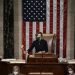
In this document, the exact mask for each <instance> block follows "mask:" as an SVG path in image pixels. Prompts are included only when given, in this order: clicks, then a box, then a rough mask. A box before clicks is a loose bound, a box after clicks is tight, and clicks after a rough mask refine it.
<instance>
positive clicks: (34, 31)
mask: <svg viewBox="0 0 75 75" xmlns="http://www.w3.org/2000/svg"><path fill="white" fill-rule="evenodd" d="M35 34H36V22H33V40H35Z"/></svg>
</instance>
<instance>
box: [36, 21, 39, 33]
mask: <svg viewBox="0 0 75 75" xmlns="http://www.w3.org/2000/svg"><path fill="white" fill-rule="evenodd" d="M38 32H39V22H36V33H38Z"/></svg>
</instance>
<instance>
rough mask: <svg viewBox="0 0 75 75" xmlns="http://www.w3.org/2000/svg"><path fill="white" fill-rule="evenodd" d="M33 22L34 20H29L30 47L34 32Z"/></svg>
mask: <svg viewBox="0 0 75 75" xmlns="http://www.w3.org/2000/svg"><path fill="white" fill-rule="evenodd" d="M32 28H33V24H32V22H29V47H30V46H31V44H32V32H33V29H32Z"/></svg>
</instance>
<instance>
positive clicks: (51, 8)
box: [50, 0, 53, 33]
mask: <svg viewBox="0 0 75 75" xmlns="http://www.w3.org/2000/svg"><path fill="white" fill-rule="evenodd" d="M50 33H53V0H50Z"/></svg>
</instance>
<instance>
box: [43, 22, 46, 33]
mask: <svg viewBox="0 0 75 75" xmlns="http://www.w3.org/2000/svg"><path fill="white" fill-rule="evenodd" d="M43 33H46V22H43Z"/></svg>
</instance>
